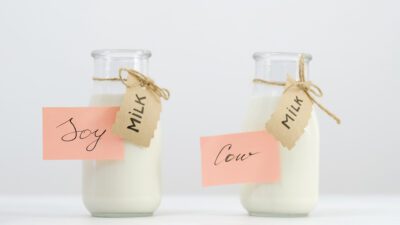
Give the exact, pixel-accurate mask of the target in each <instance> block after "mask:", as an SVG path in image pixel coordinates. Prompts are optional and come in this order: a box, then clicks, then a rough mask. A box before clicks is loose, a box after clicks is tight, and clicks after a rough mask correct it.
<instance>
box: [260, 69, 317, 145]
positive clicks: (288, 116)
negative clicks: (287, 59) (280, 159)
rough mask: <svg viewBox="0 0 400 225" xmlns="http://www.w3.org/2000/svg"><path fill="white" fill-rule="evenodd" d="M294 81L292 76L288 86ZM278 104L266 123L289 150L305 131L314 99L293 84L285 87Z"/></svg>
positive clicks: (268, 129)
mask: <svg viewBox="0 0 400 225" xmlns="http://www.w3.org/2000/svg"><path fill="white" fill-rule="evenodd" d="M293 82H295V80H294V79H292V78H291V77H290V76H289V77H288V81H287V82H286V87H285V88H288V87H289V86H290V85H291V84H292V83H293ZM285 90H286V91H285V92H284V93H283V95H282V96H281V98H280V99H279V102H278V106H277V108H276V110H275V112H274V113H273V114H272V116H271V119H270V120H269V121H268V122H267V124H266V129H267V131H268V132H269V133H271V134H272V135H273V136H274V137H275V138H276V139H277V140H279V141H280V143H281V144H282V145H283V146H284V147H287V148H288V149H289V150H290V149H292V148H293V147H294V146H295V143H296V141H297V140H298V139H299V138H300V136H301V135H302V134H303V132H304V128H305V127H306V126H307V124H308V120H309V119H310V116H311V111H312V104H313V103H312V101H311V100H310V98H309V97H308V96H307V94H306V93H305V92H304V91H303V90H301V89H299V88H298V87H297V86H296V85H293V86H292V87H290V88H289V89H285Z"/></svg>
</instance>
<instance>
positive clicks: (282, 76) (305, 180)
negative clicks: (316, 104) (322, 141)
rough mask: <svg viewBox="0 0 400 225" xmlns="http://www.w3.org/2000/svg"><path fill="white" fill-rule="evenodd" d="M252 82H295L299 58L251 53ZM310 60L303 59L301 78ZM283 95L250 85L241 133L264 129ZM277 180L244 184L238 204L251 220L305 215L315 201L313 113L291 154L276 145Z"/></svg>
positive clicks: (316, 141)
mask: <svg viewBox="0 0 400 225" xmlns="http://www.w3.org/2000/svg"><path fill="white" fill-rule="evenodd" d="M254 59H255V60H256V78H260V79H265V80H272V81H285V80H286V77H287V74H290V75H292V77H293V78H296V79H298V63H299V54H297V53H255V54H254ZM310 60H311V56H309V55H305V75H306V79H308V78H307V76H308V63H309V61H310ZM282 92H283V88H282V87H280V86H267V85H265V84H258V83H256V84H254V91H253V96H252V97H251V100H250V107H249V111H248V114H247V116H246V119H245V122H244V130H245V131H255V130H262V129H265V123H266V122H267V121H268V120H269V118H270V116H271V115H272V113H273V112H274V110H275V108H276V106H277V103H278V100H279V97H280V95H281V94H282ZM279 152H280V164H281V176H280V179H279V181H277V182H274V183H265V184H245V185H243V186H242V190H241V202H242V205H243V206H244V208H246V209H247V211H248V212H249V214H250V215H254V216H301V215H307V214H308V213H309V212H310V211H311V210H312V209H313V208H314V207H315V205H316V203H317V201H318V189H319V178H318V176H319V127H318V122H317V118H316V116H315V113H314V112H312V115H311V118H310V120H309V122H308V125H307V127H306V128H305V130H304V134H303V135H302V136H301V137H300V138H299V140H298V141H297V142H296V145H295V147H293V148H292V149H291V150H288V149H287V148H284V147H282V146H281V145H280V149H279Z"/></svg>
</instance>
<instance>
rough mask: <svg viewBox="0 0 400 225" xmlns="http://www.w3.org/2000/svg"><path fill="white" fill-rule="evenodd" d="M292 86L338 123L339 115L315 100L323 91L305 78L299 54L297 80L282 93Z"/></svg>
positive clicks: (282, 84) (274, 82) (301, 57)
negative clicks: (302, 92)
mask: <svg viewBox="0 0 400 225" xmlns="http://www.w3.org/2000/svg"><path fill="white" fill-rule="evenodd" d="M253 82H255V83H262V84H268V85H275V86H287V82H278V81H268V80H263V79H254V80H253ZM293 87H297V88H299V89H301V90H302V91H304V93H305V94H306V95H307V96H308V98H309V99H310V100H311V101H312V102H313V103H315V104H316V105H317V106H318V107H319V108H320V109H321V110H322V111H324V112H325V113H326V114H328V116H330V117H331V118H332V119H334V120H335V121H336V123H337V124H340V119H339V117H337V116H336V115H335V114H333V113H332V112H331V111H329V110H328V109H327V108H326V107H324V106H323V105H322V104H321V103H319V102H318V101H317V100H315V97H318V98H319V97H322V96H323V93H322V90H321V88H319V87H318V86H317V85H315V84H313V83H312V82H311V81H306V80H305V75H304V57H303V55H301V56H300V63H299V80H298V81H294V82H292V83H291V84H290V85H288V86H287V87H286V88H285V90H284V93H285V92H286V91H288V90H289V89H290V88H293Z"/></svg>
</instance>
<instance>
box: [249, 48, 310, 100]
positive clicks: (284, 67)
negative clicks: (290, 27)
mask: <svg viewBox="0 0 400 225" xmlns="http://www.w3.org/2000/svg"><path fill="white" fill-rule="evenodd" d="M303 56H304V74H305V78H306V80H308V79H309V76H308V71H309V70H308V64H309V61H310V60H311V56H310V55H307V54H303ZM253 58H254V60H255V67H256V68H255V78H258V79H263V80H267V81H277V82H286V80H287V77H288V75H290V76H291V77H292V78H294V79H295V80H298V79H299V78H298V77H299V60H300V53H265V52H260V53H255V54H254V55H253ZM282 92H283V88H282V86H275V85H268V84H260V83H254V88H253V95H273V96H279V95H281V94H282Z"/></svg>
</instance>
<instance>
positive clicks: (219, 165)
mask: <svg viewBox="0 0 400 225" xmlns="http://www.w3.org/2000/svg"><path fill="white" fill-rule="evenodd" d="M200 145H201V153H202V172H203V186H211V185H222V184H234V183H270V182H275V181H277V180H278V179H279V177H280V161H279V144H278V142H277V141H276V140H275V139H274V137H273V136H272V135H270V134H268V133H267V132H266V131H257V132H246V133H238V134H228V135H219V136H210V137H201V138H200Z"/></svg>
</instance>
